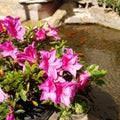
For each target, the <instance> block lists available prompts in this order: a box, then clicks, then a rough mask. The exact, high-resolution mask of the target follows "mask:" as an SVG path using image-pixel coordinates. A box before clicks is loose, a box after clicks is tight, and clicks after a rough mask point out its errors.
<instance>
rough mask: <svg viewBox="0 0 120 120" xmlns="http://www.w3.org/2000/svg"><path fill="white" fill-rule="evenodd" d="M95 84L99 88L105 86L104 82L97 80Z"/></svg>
mask: <svg viewBox="0 0 120 120" xmlns="http://www.w3.org/2000/svg"><path fill="white" fill-rule="evenodd" d="M95 83H96V84H97V85H99V86H102V85H104V84H105V82H104V81H103V80H95Z"/></svg>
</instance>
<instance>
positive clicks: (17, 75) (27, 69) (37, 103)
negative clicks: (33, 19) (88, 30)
mask: <svg viewBox="0 0 120 120" xmlns="http://www.w3.org/2000/svg"><path fill="white" fill-rule="evenodd" d="M0 63H1V64H0V120H4V119H6V120H21V119H29V120H31V119H36V118H38V119H39V118H40V119H41V120H45V119H46V120H47V119H48V118H49V115H51V113H52V112H53V111H54V108H55V107H56V108H57V109H59V110H60V116H59V118H60V119H65V118H66V117H67V116H70V115H71V111H70V110H73V111H74V113H75V111H80V109H78V110H75V108H80V105H81V104H82V105H83V103H84V102H82V103H81V102H80V103H79V104H76V103H77V101H76V97H77V96H78V95H79V94H80V93H79V92H80V91H81V92H84V91H86V87H88V86H91V83H92V82H95V83H97V84H99V85H102V84H103V83H104V81H103V80H101V78H103V77H104V75H105V74H106V71H105V70H99V67H98V66H97V65H90V66H86V65H83V64H82V61H81V59H80V57H79V56H78V55H77V54H76V53H75V51H73V49H71V48H69V47H66V41H65V40H61V37H60V36H59V35H58V31H57V29H56V28H53V27H52V26H50V25H49V24H48V29H47V30H46V29H44V28H43V25H42V24H39V25H38V26H30V27H23V26H22V25H21V22H20V18H13V17H12V16H6V17H5V19H4V20H0ZM88 92H89V91H88ZM80 99H81V100H82V98H80ZM74 105H75V106H78V107H74ZM87 107H88V106H87V105H85V108H87ZM88 108H89V107H88ZM48 110H49V112H48ZM43 111H45V112H43ZM51 111H52V112H51ZM63 111H65V113H66V115H63V114H62V113H63ZM46 113H48V114H49V115H48V114H46ZM43 114H45V115H46V116H47V117H44V118H42V117H43ZM63 116H64V117H63ZM26 117H27V118H26Z"/></svg>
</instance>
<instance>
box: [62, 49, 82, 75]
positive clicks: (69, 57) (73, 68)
mask: <svg viewBox="0 0 120 120" xmlns="http://www.w3.org/2000/svg"><path fill="white" fill-rule="evenodd" d="M66 50H67V53H66V54H65V53H63V69H64V70H66V71H69V72H70V73H71V74H72V75H73V76H74V77H76V72H77V70H79V69H81V68H82V66H83V65H81V64H80V63H79V62H78V56H77V55H75V54H73V50H72V49H66Z"/></svg>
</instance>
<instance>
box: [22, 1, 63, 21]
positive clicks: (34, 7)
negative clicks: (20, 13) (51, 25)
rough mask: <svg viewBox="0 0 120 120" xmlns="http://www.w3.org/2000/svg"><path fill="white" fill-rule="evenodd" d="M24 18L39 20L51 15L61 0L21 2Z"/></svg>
mask: <svg viewBox="0 0 120 120" xmlns="http://www.w3.org/2000/svg"><path fill="white" fill-rule="evenodd" d="M21 5H23V8H24V10H25V14H26V16H27V17H26V18H27V19H30V20H40V19H44V18H47V17H49V16H51V15H52V14H53V13H54V12H55V11H56V9H57V8H58V7H59V6H60V5H61V0H54V1H51V2H45V3H35V4H34V3H32V4H31V3H30V4H26V3H22V4H21Z"/></svg>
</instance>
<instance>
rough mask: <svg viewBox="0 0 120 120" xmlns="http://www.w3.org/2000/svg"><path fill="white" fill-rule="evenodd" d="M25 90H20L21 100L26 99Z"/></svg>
mask: <svg viewBox="0 0 120 120" xmlns="http://www.w3.org/2000/svg"><path fill="white" fill-rule="evenodd" d="M26 93H27V92H26V91H25V90H23V89H21V91H20V97H21V98H22V100H23V101H26V100H27V97H26Z"/></svg>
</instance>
